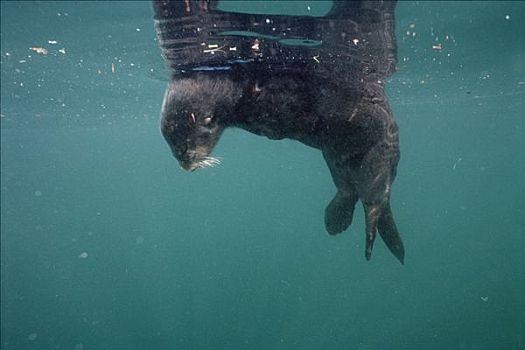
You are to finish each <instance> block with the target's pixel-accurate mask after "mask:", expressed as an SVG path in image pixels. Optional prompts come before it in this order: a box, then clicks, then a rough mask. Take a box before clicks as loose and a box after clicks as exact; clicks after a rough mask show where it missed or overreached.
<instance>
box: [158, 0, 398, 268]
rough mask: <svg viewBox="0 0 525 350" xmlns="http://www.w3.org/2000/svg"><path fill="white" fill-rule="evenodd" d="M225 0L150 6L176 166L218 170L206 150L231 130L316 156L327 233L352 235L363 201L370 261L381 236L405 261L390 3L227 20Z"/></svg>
mask: <svg viewBox="0 0 525 350" xmlns="http://www.w3.org/2000/svg"><path fill="white" fill-rule="evenodd" d="M225 3H226V2H224V1H213V0H209V1H208V0H184V1H167V0H164V1H162V0H159V1H157V0H156V1H154V2H153V7H154V10H155V26H156V30H157V35H158V39H159V44H160V47H161V49H162V55H163V57H164V59H165V62H166V65H167V66H168V67H169V69H170V74H171V79H170V81H169V83H168V86H167V88H166V92H165V95H164V101H163V106H162V111H161V118H162V119H161V130H162V134H163V135H164V138H165V139H166V141H167V143H168V145H169V146H170V148H171V150H172V153H173V155H174V156H175V158H176V159H177V160H178V161H179V163H180V165H181V167H182V168H183V169H186V170H195V169H196V168H200V167H207V166H213V165H216V164H218V162H219V161H218V159H217V158H214V157H212V156H211V155H210V154H211V152H212V150H213V148H214V146H215V145H216V143H217V142H218V140H219V138H220V136H221V134H222V132H223V130H224V129H225V128H228V127H238V128H242V129H245V130H247V131H250V132H252V133H255V134H258V135H263V136H266V137H268V138H270V139H283V138H291V139H295V140H298V141H300V142H302V143H304V144H306V145H308V146H311V147H314V148H317V149H319V150H321V151H322V153H323V156H324V158H325V160H326V163H327V164H328V167H329V169H330V172H331V174H332V178H333V181H334V183H335V185H336V187H337V193H336V195H335V197H334V198H333V199H332V201H331V202H330V204H329V205H328V207H327V208H326V211H325V225H326V230H327V231H328V233H330V234H337V233H341V232H343V231H344V230H346V229H347V228H348V227H349V226H350V224H351V222H352V217H353V213H354V207H355V204H356V203H357V201H358V200H361V202H362V203H363V206H364V210H365V221H366V238H365V242H366V248H365V256H366V258H367V259H370V257H371V254H372V247H373V243H374V240H375V237H376V232H379V234H380V236H381V237H382V239H383V241H384V242H385V244H386V245H387V247H388V248H389V249H390V251H391V252H392V253H393V254H394V255H395V256H396V257H397V258H398V259H399V261H401V262H402V263H403V261H404V255H405V253H404V248H403V243H402V241H401V238H400V235H399V232H398V230H397V227H396V224H395V222H394V218H393V215H392V211H391V208H390V189H391V185H392V182H393V181H394V177H395V174H396V167H397V163H398V161H399V143H398V129H397V126H396V123H395V121H394V119H393V116H392V112H391V109H390V107H389V105H388V102H387V98H386V94H385V91H384V82H385V79H386V78H387V77H389V76H390V75H391V74H392V73H393V72H394V70H395V64H396V43H395V37H394V9H395V2H393V1H333V2H332V3H331V8H330V9H328V11H327V13H326V14H325V15H324V16H320V17H316V16H313V15H308V12H306V14H304V13H303V14H301V15H295V16H294V15H289V14H287V15H278V14H250V13H244V12H227V11H225V10H224V7H225ZM268 6H270V7H271V6H272V2H268ZM305 6H306V5H305ZM307 11H309V8H307ZM270 12H271V11H270Z"/></svg>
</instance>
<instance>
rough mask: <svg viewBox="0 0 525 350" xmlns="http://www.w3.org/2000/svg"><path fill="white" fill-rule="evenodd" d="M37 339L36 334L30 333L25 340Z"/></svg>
mask: <svg viewBox="0 0 525 350" xmlns="http://www.w3.org/2000/svg"><path fill="white" fill-rule="evenodd" d="M37 337H38V334H36V333H31V334H29V335H28V336H27V339H29V340H31V341H33V340H35V339H36V338H37Z"/></svg>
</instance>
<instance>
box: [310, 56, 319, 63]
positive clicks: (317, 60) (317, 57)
mask: <svg viewBox="0 0 525 350" xmlns="http://www.w3.org/2000/svg"><path fill="white" fill-rule="evenodd" d="M312 58H313V59H314V61H315V62H317V63H321V62H320V61H319V55H317V56H314V57H312Z"/></svg>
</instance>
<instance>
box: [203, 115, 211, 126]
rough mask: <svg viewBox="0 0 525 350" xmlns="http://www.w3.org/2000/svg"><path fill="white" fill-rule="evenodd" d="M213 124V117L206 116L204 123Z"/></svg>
mask: <svg viewBox="0 0 525 350" xmlns="http://www.w3.org/2000/svg"><path fill="white" fill-rule="evenodd" d="M210 124H211V117H206V118H204V125H210Z"/></svg>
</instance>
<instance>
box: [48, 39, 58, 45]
mask: <svg viewBox="0 0 525 350" xmlns="http://www.w3.org/2000/svg"><path fill="white" fill-rule="evenodd" d="M47 43H48V44H50V45H56V44H57V41H56V40H48V41H47Z"/></svg>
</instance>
